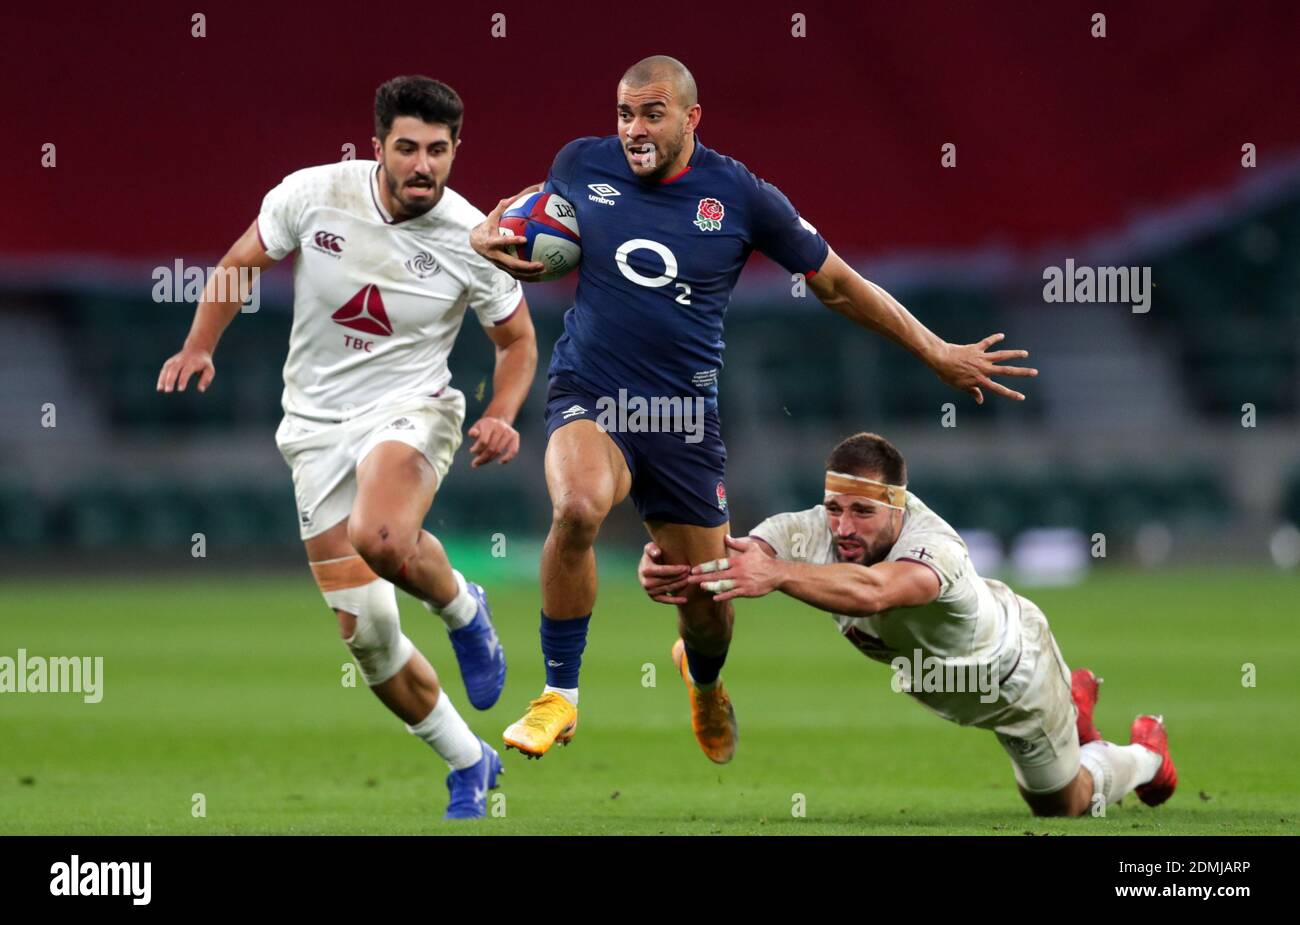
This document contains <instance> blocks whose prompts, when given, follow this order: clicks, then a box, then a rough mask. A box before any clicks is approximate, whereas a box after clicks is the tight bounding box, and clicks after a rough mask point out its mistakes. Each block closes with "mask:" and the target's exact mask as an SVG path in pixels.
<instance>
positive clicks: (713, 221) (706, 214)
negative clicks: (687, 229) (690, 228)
mask: <svg viewBox="0 0 1300 925" xmlns="http://www.w3.org/2000/svg"><path fill="white" fill-rule="evenodd" d="M725 214H726V210H725V209H723V208H722V203H720V202H718V200H716V199H701V200H700V205H699V208H698V209H696V212H695V227H696V228H698V229H700V231H717V230H718V229H719V228H721V227H722V216H723V215H725Z"/></svg>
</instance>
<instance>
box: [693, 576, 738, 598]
mask: <svg viewBox="0 0 1300 925" xmlns="http://www.w3.org/2000/svg"><path fill="white" fill-rule="evenodd" d="M700 587H701V588H703V589H704V590H705V591H708V592H710V593H713V594H721V593H723V592H726V591H730V590H731V589H733V588H734V587H736V582H735V580H734V579H731V578H724V579H722V580H721V581H706V582H703V583H701V585H700Z"/></svg>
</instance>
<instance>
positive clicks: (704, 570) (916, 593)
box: [688, 536, 939, 617]
mask: <svg viewBox="0 0 1300 925" xmlns="http://www.w3.org/2000/svg"><path fill="white" fill-rule="evenodd" d="M726 544H727V548H728V549H730V550H733V551H734V552H732V553H728V555H727V557H726V558H725V559H714V560H712V561H710V562H704V563H701V564H700V565H697V566H695V568H693V569H691V575H690V578H689V579H688V580H689V581H690V583H691V584H693V585H701V586H702V587H703V588H704V590H705V591H709V592H712V593H713V599H714V600H715V601H729V600H731V599H732V598H734V597H762V596H764V595H765V594H770V593H771V592H773V591H780V592H782V593H784V594H788V595H790V597H793V598H795V599H796V600H800V601H803V602H804V603H805V604H811V605H812V606H813V607H816V608H817V609H818V610H825V611H828V612H830V613H842V614H844V615H845V616H849V617H865V616H869V615H871V614H873V613H880V612H881V611H884V610H892V609H894V608H895V607H917V606H919V605H921V604H928V603H930V602H931V601H933V600H935V599H936V598H937V597H938V596H939V576H938V575H936V574H935V573H934V571H933V570H932V569H931V568H930V567H929V566H926V565H922V564H921V563H919V562H880V563H877V564H876V565H872V566H862V565H855V564H853V563H851V562H836V563H832V564H829V565H814V564H812V563H808V562H787V561H785V560H783V559H778V558H776V557H775V555H774V554H773V551H772V547H770V546H769V545H768V544H767V543H765V542H764V541H763V540H761V539H759V538H758V537H752V536H751V537H746V538H743V539H735V538H732V537H730V536H729V537H727V538H726Z"/></svg>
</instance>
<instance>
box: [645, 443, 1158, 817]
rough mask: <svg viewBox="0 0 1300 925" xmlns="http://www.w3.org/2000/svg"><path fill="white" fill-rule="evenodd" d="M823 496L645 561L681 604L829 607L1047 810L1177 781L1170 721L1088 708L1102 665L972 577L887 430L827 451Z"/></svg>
mask: <svg viewBox="0 0 1300 925" xmlns="http://www.w3.org/2000/svg"><path fill="white" fill-rule="evenodd" d="M826 469H827V472H826V485H825V496H824V500H823V502H822V504H820V505H818V506H817V507H813V508H809V509H808V510H806V511H797V512H793V513H787V514H776V515H774V516H772V517H769V518H768V519H767V520H765V521H763V522H762V523H760V524H759V525H758V526H757V527H755V528H754V529H753V530H751V531H750V534H749V536H748V537H747V538H743V539H733V538H732V537H727V538H726V544H727V547H728V549H729V550H730V552H729V554H728V555H727V557H726V558H725V559H715V560H712V561H710V562H705V563H702V564H701V565H697V566H695V567H694V568H689V567H687V566H684V565H664V564H662V563H661V561H660V560H661V559H662V553H661V551H660V550H659V548H658V547H657V546H655V544H653V543H648V544H647V545H646V547H645V552H644V554H643V556H642V558H641V565H640V568H639V570H638V575H639V578H640V580H641V585H642V587H644V588H645V589H646V592H647V593H648V594H649V595H650V596H651V598H652V599H654V600H656V601H659V602H661V603H668V604H675V603H678V602H679V601H680V600H681V594H682V592H683V591H684V590H685V589H686V588H687V587H688V586H689V585H700V586H702V587H703V589H704V590H705V591H708V592H710V593H712V594H714V599H715V600H731V599H733V598H737V597H762V596H763V595H765V594H769V593H771V592H773V591H781V592H783V593H784V594H788V595H789V596H791V597H793V598H795V599H797V600H800V601H803V602H804V603H807V604H811V605H812V606H813V607H816V608H818V609H819V610H824V611H827V612H829V613H830V614H831V616H832V617H833V618H834V620H835V623H836V624H837V625H838V627H839V630H840V632H841V633H842V634H843V635H844V636H845V638H847V639H848V640H849V641H850V642H852V643H853V645H855V646H856V647H857V648H858V649H859V650H861V651H862V652H863V653H864V654H865V655H867V657H869V658H872V659H875V660H877V661H882V662H885V663H887V664H890V665H891V666H892V667H893V669H894V672H895V674H894V687H895V690H905V691H907V692H908V693H910V694H911V695H912V696H913V697H915V698H916V699H917V700H919V701H920V702H921V703H922V704H924V705H925V706H926V707H928V708H930V709H931V710H933V711H934V712H935V713H937V714H939V715H940V716H942V717H943V718H945V719H948V720H951V721H952V722H955V723H958V724H960V725H963V726H976V727H979V728H981V729H990V730H992V731H993V732H994V733H995V735H996V736H997V739H998V741H999V742H1000V743H1001V744H1002V747H1003V748H1004V749H1005V750H1006V752H1007V754H1008V755H1009V756H1010V758H1011V765H1012V769H1013V771H1014V772H1015V777H1016V783H1017V785H1018V786H1019V788H1020V793H1021V796H1022V797H1024V800H1025V802H1026V803H1028V804H1029V808H1030V810H1031V811H1032V812H1033V813H1034V814H1035V815H1040V816H1078V815H1082V814H1084V813H1088V812H1090V811H1091V812H1095V811H1096V808H1097V807H1099V806H1100V807H1105V806H1107V805H1111V806H1113V805H1115V804H1117V803H1119V801H1120V799H1121V798H1122V797H1124V796H1125V795H1126V794H1127V793H1129V791H1131V790H1136V791H1137V795H1138V797H1139V799H1141V800H1142V801H1143V802H1144V803H1146V804H1148V805H1150V806H1158V805H1159V804H1161V803H1163V802H1164V801H1165V800H1167V799H1169V797H1170V796H1171V795H1172V794H1173V792H1174V788H1175V786H1176V785H1177V783H1178V776H1177V773H1176V772H1175V770H1174V763H1173V759H1172V758H1170V756H1169V742H1168V738H1167V736H1166V734H1165V727H1164V721H1163V719H1162V718H1161V717H1158V716H1139V717H1138V718H1137V719H1135V720H1134V721H1133V726H1132V729H1131V734H1130V744H1128V745H1116V744H1114V743H1111V742H1106V741H1104V740H1103V739H1102V737H1101V733H1099V732H1098V731H1097V728H1096V726H1095V725H1094V723H1093V718H1092V716H1093V708H1094V707H1095V705H1096V702H1097V688H1098V684H1099V679H1098V678H1097V677H1096V676H1095V675H1094V674H1093V673H1092V672H1091V671H1089V670H1088V669H1086V668H1079V669H1076V670H1075V671H1074V673H1073V675H1072V674H1071V672H1070V669H1069V668H1068V667H1067V666H1066V663H1065V659H1064V658H1062V656H1061V652H1060V649H1059V648H1057V645H1056V640H1055V638H1054V637H1053V636H1052V632H1051V630H1050V629H1049V628H1048V625H1047V619H1046V617H1044V616H1043V613H1042V611H1041V610H1039V609H1038V607H1036V606H1035V605H1034V603H1033V602H1032V601H1030V600H1028V599H1026V598H1024V597H1021V596H1020V595H1018V594H1016V593H1015V592H1014V591H1012V590H1011V589H1010V588H1009V587H1007V585H1005V584H1003V583H1002V582H1000V581H994V580H992V579H985V578H981V577H980V576H979V575H978V574H977V573H976V571H975V567H974V565H972V564H971V560H970V556H969V554H968V553H967V550H966V544H965V543H964V542H963V541H962V539H961V537H960V536H958V535H957V533H956V531H954V530H953V529H952V527H950V526H948V524H947V523H946V522H944V521H943V520H942V519H941V518H940V517H939V516H938V515H937V514H935V513H934V512H933V511H931V510H930V509H929V508H928V507H926V506H925V505H924V504H923V503H922V502H921V500H920V499H919V498H917V497H916V495H914V494H912V493H911V492H910V491H908V490H907V489H906V484H907V466H906V463H905V462H904V460H903V457H902V455H901V454H900V453H899V452H898V450H897V449H895V448H894V446H893V445H892V444H890V443H889V441H887V440H885V439H884V438H883V437H880V436H877V435H876V434H867V433H862V434H856V435H854V436H852V437H849V438H848V439H847V440H844V441H843V442H842V443H840V444H839V445H838V446H837V447H835V449H834V450H832V451H831V455H830V458H829V459H828V460H827V463H826Z"/></svg>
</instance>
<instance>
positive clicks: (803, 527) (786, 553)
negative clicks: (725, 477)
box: [749, 508, 822, 562]
mask: <svg viewBox="0 0 1300 925" xmlns="http://www.w3.org/2000/svg"><path fill="white" fill-rule="evenodd" d="M813 523H819V524H820V523H822V518H821V515H820V514H819V513H818V509H817V508H813V509H812V510H811V511H792V512H789V513H785V514H773V515H772V516H771V517H769V518H768V519H767V520H765V521H763V522H762V523H760V524H759V525H758V526H757V527H755V528H754V529H753V530H750V531H749V535H750V536H753V537H757V538H758V539H760V540H762V541H763V542H765V543H767V545H769V546H771V547H772V550H773V551H774V552H775V553H776V557H777V558H778V559H783V560H785V561H790V562H792V561H802V560H805V559H808V558H809V555H810V552H811V550H812V548H813V545H814V540H815V537H814V535H813V526H812V525H813Z"/></svg>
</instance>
